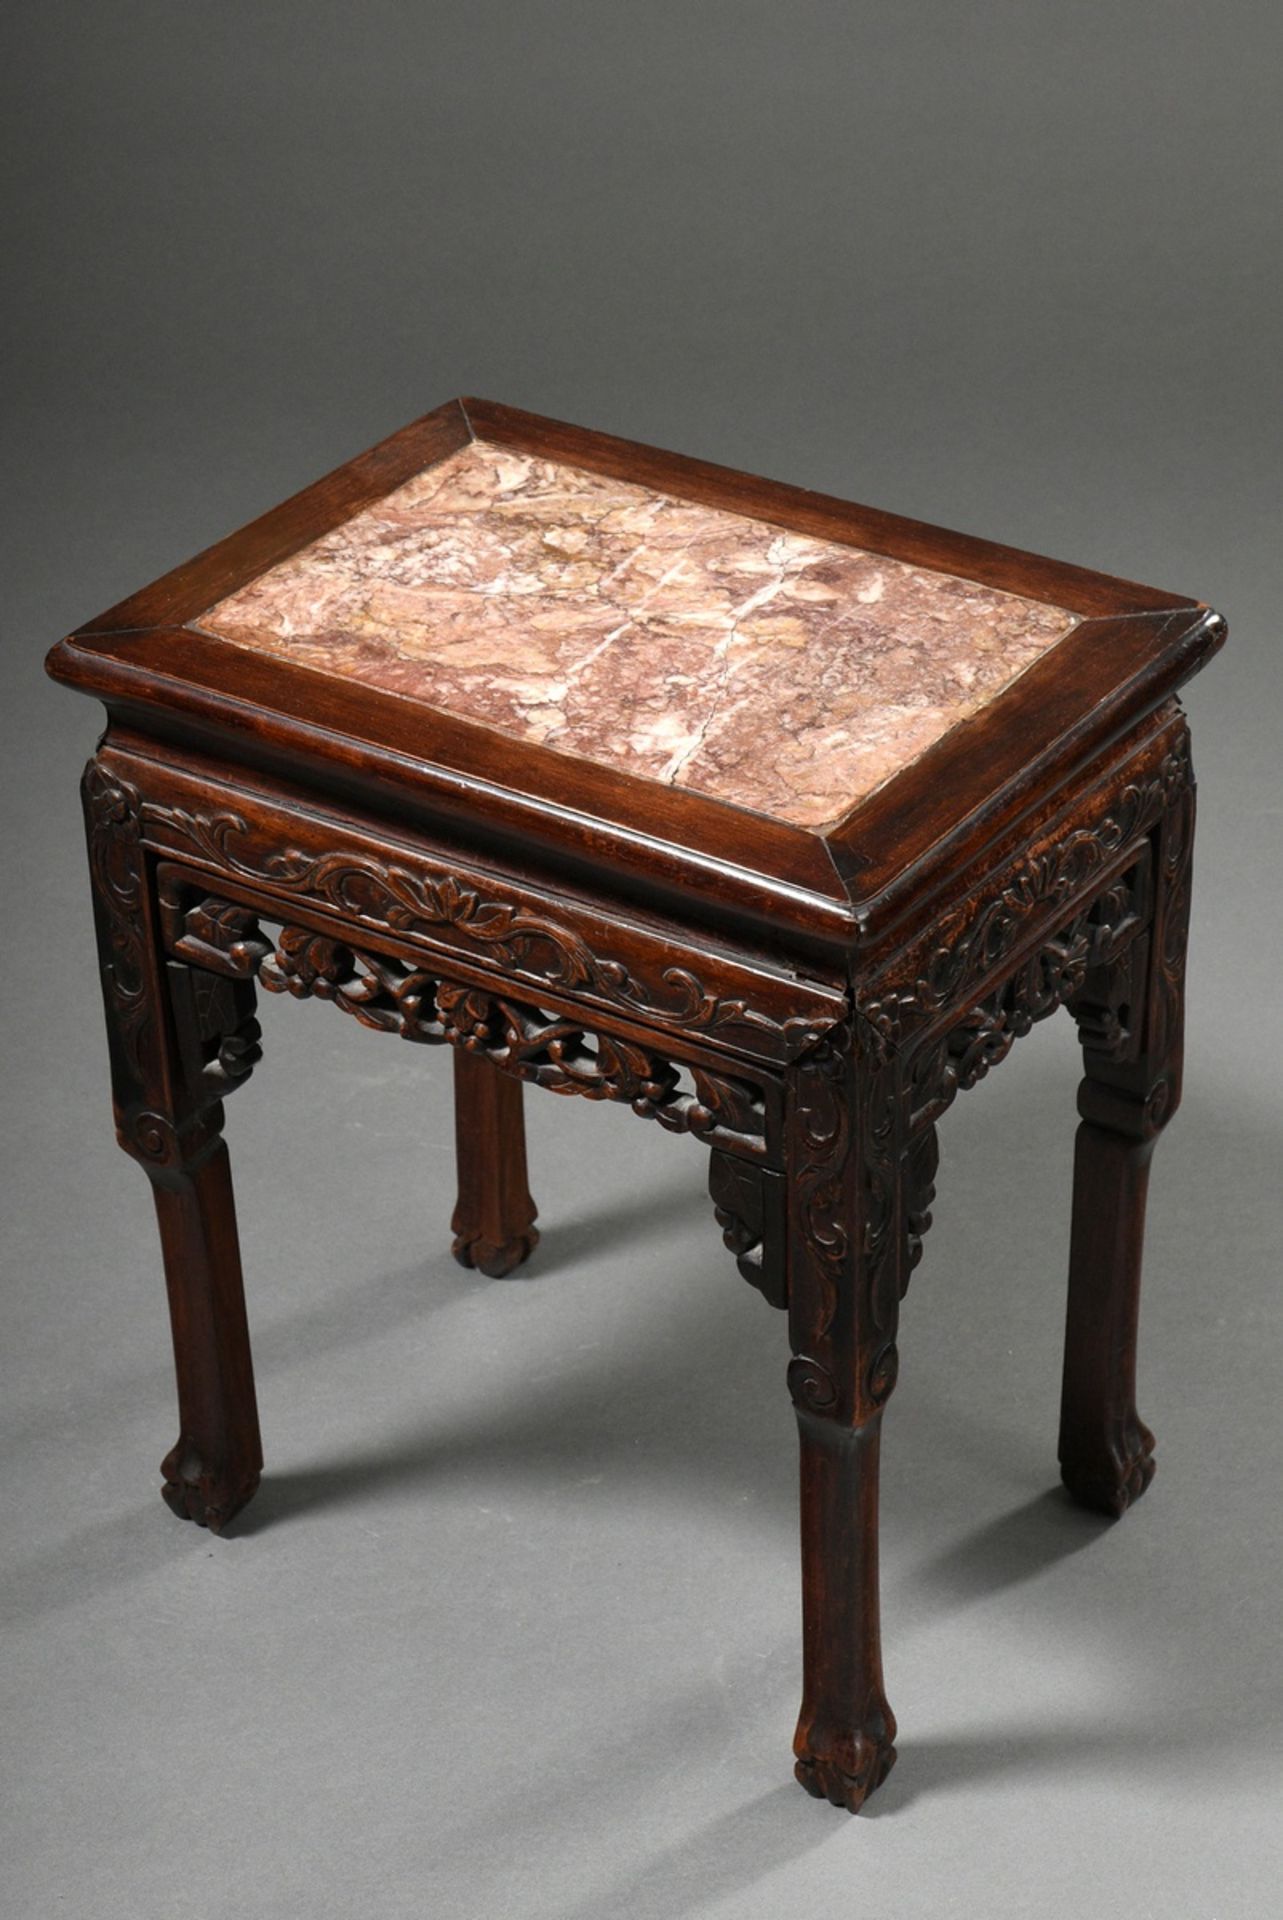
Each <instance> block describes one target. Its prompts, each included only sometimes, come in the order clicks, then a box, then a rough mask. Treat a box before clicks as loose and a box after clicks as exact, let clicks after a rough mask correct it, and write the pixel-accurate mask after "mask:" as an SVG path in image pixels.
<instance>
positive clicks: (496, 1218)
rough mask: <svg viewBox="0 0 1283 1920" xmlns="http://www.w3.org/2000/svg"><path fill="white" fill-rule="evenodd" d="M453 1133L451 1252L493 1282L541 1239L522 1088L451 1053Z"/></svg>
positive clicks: (483, 1062)
mask: <svg viewBox="0 0 1283 1920" xmlns="http://www.w3.org/2000/svg"><path fill="white" fill-rule="evenodd" d="M454 1132H455V1157H456V1163H457V1168H458V1176H459V1199H458V1204H457V1205H456V1207H455V1210H454V1217H453V1219H452V1220H451V1223H450V1225H451V1230H452V1232H453V1234H454V1245H453V1248H452V1251H453V1253H454V1257H455V1259H456V1260H457V1261H458V1262H459V1264H460V1265H461V1266H464V1267H476V1268H477V1269H478V1270H479V1271H480V1272H482V1273H484V1274H488V1275H489V1276H490V1277H491V1279H495V1280H499V1279H502V1278H503V1276H504V1275H505V1274H509V1273H511V1272H512V1271H513V1269H514V1268H515V1267H519V1266H520V1265H521V1263H522V1261H523V1260H525V1259H527V1258H528V1256H529V1255H530V1254H531V1253H533V1251H534V1249H535V1246H536V1245H537V1243H538V1240H539V1235H538V1233H537V1231H536V1229H535V1225H534V1222H535V1217H536V1208H535V1203H534V1201H533V1200H532V1199H531V1197H530V1188H529V1185H528V1182H527V1175H526V1130H525V1120H524V1116H523V1113H522V1090H521V1082H520V1081H519V1080H515V1079H513V1078H512V1077H511V1075H509V1074H506V1073H502V1072H501V1071H500V1070H499V1068H498V1067H496V1066H494V1065H492V1063H491V1062H490V1061H489V1060H487V1059H486V1058H485V1056H484V1055H483V1054H479V1053H470V1052H468V1050H467V1049H466V1048H456V1049H454Z"/></svg>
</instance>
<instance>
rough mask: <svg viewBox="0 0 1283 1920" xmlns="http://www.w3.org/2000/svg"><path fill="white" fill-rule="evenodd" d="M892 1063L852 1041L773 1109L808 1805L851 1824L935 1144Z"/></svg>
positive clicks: (872, 1705) (870, 1701)
mask: <svg viewBox="0 0 1283 1920" xmlns="http://www.w3.org/2000/svg"><path fill="white" fill-rule="evenodd" d="M908 1114H909V1100H908V1089H907V1087H906V1086H905V1085H904V1084H903V1083H902V1080H901V1076H900V1071H899V1066H898V1063H897V1061H896V1060H895V1059H894V1058H881V1059H878V1058H869V1059H867V1060H862V1061H859V1060H857V1059H856V1057H855V1055H854V1052H853V1046H852V1036H851V1035H850V1034H849V1033H843V1034H840V1035H838V1036H837V1037H836V1038H834V1039H831V1040H829V1041H826V1042H825V1043H824V1044H823V1045H822V1046H821V1047H819V1048H817V1049H816V1051H815V1052H814V1053H812V1054H810V1055H809V1056H807V1058H806V1059H805V1060H803V1061H802V1062H800V1063H799V1064H798V1066H797V1067H796V1068H795V1070H794V1072H793V1074H792V1075H791V1078H790V1089H789V1098H788V1105H787V1131H786V1151H787V1166H788V1181H789V1197H788V1228H787V1231H788V1253H787V1276H788V1309H789V1337H790V1344H791V1345H792V1348H793V1356H794V1357H793V1360H792V1362H791V1364H790V1367H789V1376H788V1379H789V1390H790V1392H791V1394H792V1398H793V1404H794V1408H795V1411H796V1414H797V1424H798V1434H799V1440H800V1445H801V1487H802V1504H801V1517H802V1622H803V1695H802V1708H801V1712H800V1714H799V1717H798V1724H797V1732H796V1735H795V1738H794V1753H795V1755H796V1761H797V1764H796V1769H795V1771H796V1773H797V1778H798V1779H799V1780H800V1781H801V1783H802V1785H803V1786H804V1787H805V1788H806V1789H807V1791H808V1792H810V1793H813V1794H815V1795H817V1796H818V1797H820V1798H823V1799H828V1800H830V1801H832V1802H833V1803H834V1805H838V1806H844V1807H847V1808H849V1809H850V1811H851V1812H853V1813H854V1812H856V1811H857V1810H858V1809H859V1807H860V1806H861V1805H862V1804H863V1802H864V1800H865V1799H866V1798H867V1797H868V1795H869V1794H870V1793H872V1792H873V1790H874V1789H875V1788H876V1787H877V1786H878V1785H879V1783H880V1782H881V1781H882V1780H883V1779H885V1777H886V1775H887V1773H888V1772H889V1771H890V1768H891V1766H892V1764H893V1763H894V1760H895V1745H894V1741H895V1719H894V1716H893V1714H892V1712H891V1709H890V1707H889V1706H888V1704H887V1699H886V1694H885V1691H884V1688H883V1681H882V1654H881V1633H880V1624H879V1603H878V1461H879V1450H880V1440H881V1423H882V1411H883V1407H884V1404H885V1402H886V1400H887V1399H888V1397H889V1395H890V1393H891V1391H892V1389H893V1387H894V1385H895V1380H896V1374H897V1369H898V1355H897V1347H896V1332H897V1322H898V1317H899V1304H900V1299H901V1296H902V1295H903V1293H904V1290H905V1286H906V1285H907V1282H908V1274H909V1268H910V1266H911V1264H912V1261H913V1258H914V1254H915V1248H916V1246H917V1244H918V1236H919V1235H920V1233H921V1232H922V1231H923V1230H925V1226H926V1224H927V1220H928V1218H929V1216H928V1215H927V1212H926V1208H927V1205H928V1204H929V1196H930V1189H931V1180H932V1177H933V1175H934V1171H935V1156H934V1140H933V1139H929V1140H927V1139H920V1140H919V1141H918V1142H916V1144H915V1143H914V1142H913V1141H912V1140H911V1139H910V1137H909V1132H908Z"/></svg>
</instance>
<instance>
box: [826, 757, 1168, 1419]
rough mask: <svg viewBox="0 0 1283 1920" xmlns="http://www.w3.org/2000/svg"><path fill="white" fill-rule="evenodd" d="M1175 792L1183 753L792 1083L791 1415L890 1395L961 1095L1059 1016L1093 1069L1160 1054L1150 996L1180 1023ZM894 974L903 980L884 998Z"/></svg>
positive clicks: (1015, 887)
mask: <svg viewBox="0 0 1283 1920" xmlns="http://www.w3.org/2000/svg"><path fill="white" fill-rule="evenodd" d="M1190 779H1191V775H1190V768H1189V760H1188V753H1187V749H1186V746H1185V744H1184V742H1181V743H1179V744H1178V745H1177V746H1176V747H1174V748H1173V749H1172V750H1171V751H1170V752H1169V753H1168V754H1167V755H1166V756H1165V757H1164V758H1163V760H1162V762H1161V764H1160V765H1159V766H1158V767H1157V768H1156V770H1155V771H1154V773H1153V775H1152V777H1149V778H1147V779H1144V780H1137V781H1135V782H1133V783H1130V784H1129V785H1128V786H1127V787H1125V788H1124V790H1123V791H1122V793H1121V794H1119V795H1118V796H1117V798H1116V799H1114V800H1113V801H1112V802H1111V803H1110V804H1109V805H1108V810H1107V811H1106V812H1105V813H1104V814H1103V815H1102V818H1101V819H1100V820H1099V821H1098V822H1097V824H1096V825H1095V826H1093V827H1090V828H1088V827H1085V826H1078V827H1075V828H1073V829H1072V830H1071V831H1070V832H1069V833H1067V834H1066V835H1065V836H1064V837H1063V838H1062V839H1061V840H1059V841H1057V842H1055V843H1053V844H1051V845H1049V846H1044V847H1041V848H1038V849H1036V850H1035V851H1034V852H1033V853H1032V854H1031V855H1030V856H1028V857H1027V858H1026V859H1025V860H1023V861H1021V862H1019V863H1018V864H1017V865H1016V866H1015V868H1014V869H1013V871H1012V872H1011V874H1010V875H1009V876H1008V877H1007V878H1006V879H1005V880H1003V881H1002V883H1001V885H1000V886H999V888H998V889H997V891H996V892H995V893H994V894H993V895H992V896H991V897H990V898H988V899H987V900H985V901H983V902H982V903H981V904H979V905H978V906H973V907H972V908H971V909H970V911H969V912H968V913H966V914H964V915H962V916H960V924H959V931H958V933H957V935H956V936H954V937H948V935H947V934H941V933H939V932H933V933H932V935H931V936H929V939H928V941H927V942H926V943H923V944H920V945H919V946H918V947H914V948H910V949H909V950H908V952H907V954H906V955H904V956H901V958H900V959H898V960H897V961H895V962H893V963H891V965H890V966H888V967H887V968H886V969H885V970H884V972H883V974H882V976H881V984H880V985H879V986H878V987H877V988H876V989H875V991H874V993H873V994H870V995H869V996H867V997H864V998H859V999H857V1006H858V1014H857V1019H856V1027H855V1034H856V1045H857V1048H858V1059H857V1060H856V1061H855V1062H854V1063H852V1061H851V1060H850V1059H849V1058H848V1057H847V1055H846V1052H845V1050H844V1047H843V1045H842V1044H841V1043H840V1040H839V1037H838V1036H829V1037H827V1038H826V1039H825V1040H824V1041H823V1042H822V1043H821V1044H820V1046H818V1047H817V1048H815V1049H813V1050H812V1052H811V1053H810V1054H809V1055H807V1056H806V1058H805V1059H803V1060H802V1061H800V1062H799V1063H798V1065H797V1066H796V1067H795V1069H794V1072H793V1075H792V1085H793V1094H792V1099H791V1103H790V1109H789V1114H790V1118H789V1142H788V1152H789V1156H790V1165H791V1169H792V1180H791V1187H792V1194H791V1200H790V1206H791V1210H792V1220H793V1243H792V1252H791V1255H790V1266H789V1275H788V1286H789V1308H790V1321H791V1332H792V1336H793V1343H794V1347H795V1357H794V1360H793V1363H792V1366H791V1368H790V1374H789V1381H790V1387H791V1390H792V1392H793V1396H794V1399H795V1400H796V1401H797V1402H798V1405H799V1407H801V1408H804V1409H807V1410H809V1411H811V1412H821V1411H822V1412H824V1413H825V1414H826V1415H829V1416H831V1417H833V1418H836V1419H842V1420H845V1419H847V1418H851V1417H855V1418H859V1417H864V1415H865V1413H867V1411H869V1410H873V1409H876V1408H877V1407H878V1406H880V1405H881V1404H882V1403H883V1402H884V1401H885V1400H886V1398H887V1397H888V1395H889V1394H890V1392H891V1390H892V1388H893V1387H894V1384H895V1379H896V1373H897V1368H898V1356H897V1348H896V1332H897V1322H898V1317H899V1302H900V1300H901V1298H902V1297H903V1295H904V1293H905V1290H906V1289H907V1286H908V1283H909V1277H910V1274H911V1272H912V1270H913V1268H914V1267H915V1266H916V1264H917V1262H918V1260H919V1259H920V1257H921V1253H922V1240H923V1236H924V1234H925V1233H926V1231H927V1229H928V1227H929V1226H930V1224H931V1212H930V1209H931V1203H932V1199H933V1196H934V1182H935V1174H936V1167H937V1162H938V1145H937V1138H936V1129H935V1123H936V1121H937V1120H938V1119H939V1117H940V1115H941V1114H942V1113H943V1112H944V1111H945V1109H946V1108H947V1107H948V1106H949V1105H950V1104H951V1103H952V1101H953V1100H954V1099H955V1098H956V1096H957V1094H958V1093H959V1092H961V1091H963V1090H964V1089H966V1088H969V1087H972V1086H974V1085H975V1084H976V1083H977V1082H978V1081H979V1080H980V1079H982V1078H983V1077H984V1076H985V1074H986V1073H988V1072H989V1070H990V1069H991V1068H992V1067H993V1066H995V1065H997V1064H998V1063H999V1062H1000V1061H1001V1060H1003V1059H1005V1058H1006V1055H1007V1054H1008V1052H1009V1051H1010V1050H1011V1047H1012V1046H1013V1045H1014V1043H1015V1042H1016V1040H1017V1039H1019V1038H1020V1037H1021V1036H1022V1035H1023V1034H1025V1033H1027V1032H1029V1030H1030V1029H1031V1028H1032V1027H1033V1026H1034V1024H1035V1023H1036V1022H1038V1021H1040V1020H1042V1019H1045V1018H1047V1017H1048V1016H1049V1015H1050V1014H1051V1013H1053V1012H1054V1011H1055V1010H1056V1008H1058V1007H1062V1006H1067V1007H1069V1008H1070V1010H1071V1011H1072V1013H1073V1014H1074V1017H1075V1019H1076V1020H1077V1021H1078V1024H1079V1029H1080V1033H1081V1036H1082V1041H1083V1045H1084V1048H1085V1049H1086V1051H1087V1053H1088V1056H1089V1057H1090V1058H1092V1059H1095V1060H1099V1061H1101V1062H1104V1063H1109V1062H1119V1063H1125V1062H1127V1061H1129V1060H1131V1059H1132V1058H1133V1057H1134V1056H1135V1055H1136V1054H1137V1051H1138V1049H1139V1048H1140V1047H1141V1046H1142V1045H1149V1046H1153V1045H1155V1044H1165V1042H1161V1043H1160V1042H1155V1039H1154V1032H1155V1029H1156V1027H1158V1028H1163V1027H1165V1026H1166V1025H1169V1024H1170V1020H1169V1017H1168V1016H1167V1015H1166V1014H1165V1013H1164V1011H1163V1009H1162V1007H1161V1006H1160V1007H1158V1008H1157V1009H1156V1008H1154V1007H1153V1006H1152V1005H1151V993H1152V992H1156V993H1157V994H1158V995H1159V997H1160V999H1161V1000H1165V1001H1170V1002H1171V1004H1172V1006H1173V1008H1176V1007H1178V1004H1179V996H1180V979H1179V969H1180V966H1181V962H1182V956H1183V952H1184V936H1185V926H1184V919H1183V917H1182V916H1183V915H1184V914H1185V913H1186V912H1187V906H1186V905H1184V904H1183V901H1184V899H1185V893H1184V889H1183V885H1182V875H1183V874H1185V873H1186V871H1187V866H1188V840H1189V834H1188V829H1187V828H1186V827H1185V826H1184V825H1183V824H1182V823H1183V822H1184V820H1185V818H1186V814H1187V812H1188V809H1189V807H1190V805H1191V788H1190ZM1160 865H1161V874H1160V884H1159V886H1158V887H1157V889H1156V885H1155V873H1156V868H1157V867H1159V866H1160ZM1093 883H1094V884H1093ZM1156 897H1157V898H1158V899H1160V900H1161V901H1162V903H1163V908H1162V913H1161V916H1160V921H1159V924H1158V926H1157V927H1156V926H1155V904H1156ZM1062 902H1063V903H1064V908H1065V912H1064V917H1063V918H1061V919H1059V920H1057V918H1055V917H1054V916H1055V914H1056V909H1057V906H1058V905H1059V904H1060V903H1062ZM1048 928H1050V930H1048V931H1040V929H1044V930H1045V929H1048ZM1169 929H1170V934H1169ZM1151 933H1153V935H1154V937H1156V938H1157V939H1158V940H1159V942H1160V958H1159V964H1158V967H1157V969H1156V970H1152V969H1151V967H1150V960H1149V955H1150V949H1151ZM1169 955H1170V958H1168V957H1167V956H1169ZM906 966H909V967H912V968H913V971H912V972H911V973H909V976H908V984H907V985H905V986H896V985H894V982H895V980H896V978H897V976H899V977H900V978H904V974H905V969H906ZM1151 971H1153V972H1154V980H1155V984H1154V986H1153V988H1152V989H1151V987H1150V984H1149V977H1150V974H1151ZM1175 1017H1176V1015H1175V1014H1173V1015H1172V1016H1171V1019H1174V1018H1175ZM1146 1032H1148V1034H1149V1036H1150V1037H1149V1039H1148V1040H1146V1038H1145V1035H1146ZM1159 1118H1160V1119H1161V1115H1160V1116H1159ZM853 1231H858V1234H859V1243H858V1246H857V1247H854V1248H853V1247H851V1246H850V1245H849V1236H850V1234H851V1233H852V1232H853ZM853 1280H854V1283H855V1287H856V1290H857V1297H856V1298H855V1299H854V1300H853V1301H850V1302H849V1303H848V1301H847V1299H846V1297H845V1292H849V1289H850V1287H851V1284H852V1281H853ZM852 1361H854V1363H855V1378H854V1383H853V1385H852V1386H850V1387H849V1388H848V1387H844V1386H843V1384H842V1382H843V1381H844V1380H850V1378H851V1374H850V1368H851V1363H852ZM851 1393H854V1396H855V1398H854V1400H853V1401H851V1400H850V1398H849V1395H850V1394H851Z"/></svg>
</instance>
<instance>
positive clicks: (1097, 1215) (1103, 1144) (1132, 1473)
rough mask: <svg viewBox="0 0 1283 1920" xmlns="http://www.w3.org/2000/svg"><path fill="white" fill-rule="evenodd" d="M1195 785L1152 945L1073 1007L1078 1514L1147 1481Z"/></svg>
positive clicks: (1163, 858) (1070, 1445)
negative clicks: (1154, 1182) (1160, 1198)
mask: <svg viewBox="0 0 1283 1920" xmlns="http://www.w3.org/2000/svg"><path fill="white" fill-rule="evenodd" d="M1193 831H1194V790H1193V784H1192V781H1191V782H1190V783H1189V784H1188V785H1186V786H1184V787H1183V788H1181V789H1180V790H1178V791H1177V792H1176V793H1175V794H1174V795H1173V796H1172V798H1171V800H1170V802H1169V804H1168V806H1167V809H1166V811H1165V813H1164V815H1163V818H1162V821H1161V823H1160V825H1159V827H1158V829H1157V833H1156V843H1157V847H1156V852H1157V857H1156V860H1155V876H1156V877H1155V903H1154V920H1153V926H1152V928H1151V931H1150V935H1149V937H1148V939H1147V940H1145V941H1143V942H1140V943H1137V945H1136V946H1134V947H1133V949H1132V950H1131V951H1130V952H1129V953H1127V954H1123V955H1119V956H1117V957H1116V958H1115V959H1114V960H1113V961H1112V964H1110V965H1106V966H1103V967H1101V968H1099V969H1097V970H1096V972H1095V973H1094V974H1093V975H1091V976H1089V977H1088V979H1087V981H1086V982H1085V984H1084V988H1083V992H1082V994H1081V995H1080V997H1079V998H1078V999H1077V1000H1076V1001H1075V1002H1074V1003H1073V1011H1074V1013H1075V1014H1076V1016H1077V1018H1078V1022H1079V1030H1080V1035H1081V1038H1082V1042H1083V1064H1084V1067H1085V1070H1086V1076H1085V1078H1084V1080H1083V1082H1082V1085H1081V1087H1080V1088H1079V1094H1078V1109H1079V1112H1080V1114H1081V1115H1082V1124H1081V1125H1080V1126H1079V1129H1078V1135H1077V1139H1076V1142H1075V1151H1074V1210H1073V1226H1072V1230H1071V1236H1070V1271H1069V1301H1068V1310H1067V1315H1066V1328H1065V1363H1064V1376H1063V1383H1062V1390H1061V1414H1060V1466H1061V1475H1062V1477H1063V1479H1064V1481H1065V1484H1066V1486H1067V1487H1068V1488H1069V1490H1070V1492H1071V1493H1072V1494H1073V1495H1074V1497H1075V1499H1077V1500H1078V1501H1080V1502H1081V1503H1082V1504H1083V1505H1084V1506H1088V1507H1093V1508H1096V1509H1098V1510H1099V1511H1101V1512H1104V1513H1110V1514H1115V1515H1118V1514H1122V1513H1124V1512H1125V1511H1126V1509H1127V1507H1128V1506H1129V1505H1130V1504H1131V1503H1132V1502H1133V1501H1134V1500H1137V1499H1139V1497H1140V1495H1141V1494H1142V1493H1143V1492H1144V1491H1145V1488H1146V1487H1147V1486H1148V1485H1149V1483H1150V1481H1151V1479H1152V1478H1153V1474H1154V1436H1153V1435H1152V1433H1151V1432H1150V1431H1149V1428H1148V1427H1147V1426H1146V1425H1145V1423H1144V1422H1143V1421H1142V1420H1141V1418H1140V1415H1139V1414H1138V1413H1137V1411H1136V1345H1137V1334H1138V1328H1139V1320H1140V1280H1141V1252H1142V1245H1143V1238H1144V1227H1145V1201H1146V1194H1147V1189H1148V1184H1149V1166H1150V1159H1151V1156H1152V1154H1153V1151H1154V1145H1155V1142H1156V1140H1157V1138H1158V1135H1159V1133H1160V1132H1161V1131H1162V1129H1163V1127H1164V1126H1165V1125H1166V1124H1167V1122H1168V1120H1170V1119H1171V1117H1172V1114H1173V1113H1174V1112H1175V1111H1176V1107H1177V1105H1178V1103H1179V1100H1180V1093H1181V1062H1182V1052H1183V1026H1184V974H1185V942H1186V933H1187V928H1188V922H1189V885H1190V858H1191V854H1192V849H1193Z"/></svg>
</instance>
